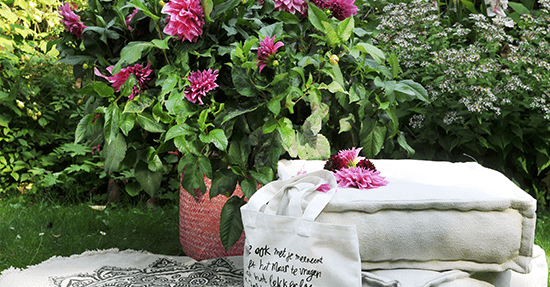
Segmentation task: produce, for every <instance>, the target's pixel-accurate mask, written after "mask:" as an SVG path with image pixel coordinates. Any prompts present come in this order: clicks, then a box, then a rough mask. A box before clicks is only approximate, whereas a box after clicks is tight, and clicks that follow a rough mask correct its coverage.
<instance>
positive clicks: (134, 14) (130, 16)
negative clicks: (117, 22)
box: [126, 9, 139, 31]
mask: <svg viewBox="0 0 550 287" xmlns="http://www.w3.org/2000/svg"><path fill="white" fill-rule="evenodd" d="M137 12H139V9H134V12H132V14H130V15H128V16H126V28H128V30H130V31H131V30H132V27H130V21H132V18H134V16H136V14H137Z"/></svg>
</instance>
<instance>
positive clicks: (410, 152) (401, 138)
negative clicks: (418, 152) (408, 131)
mask: <svg viewBox="0 0 550 287" xmlns="http://www.w3.org/2000/svg"><path fill="white" fill-rule="evenodd" d="M397 143H399V146H400V147H402V148H403V149H404V150H406V151H407V155H408V156H409V157H412V156H413V155H414V153H415V150H414V149H413V148H412V147H411V146H410V145H409V144H408V143H407V139H405V133H403V132H399V136H398V137H397Z"/></svg>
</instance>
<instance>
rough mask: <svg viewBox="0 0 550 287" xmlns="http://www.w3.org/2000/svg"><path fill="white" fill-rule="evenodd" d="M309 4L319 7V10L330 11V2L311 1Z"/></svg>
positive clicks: (322, 0)
mask: <svg viewBox="0 0 550 287" xmlns="http://www.w3.org/2000/svg"><path fill="white" fill-rule="evenodd" d="M309 2H311V3H313V4H315V6H317V7H319V9H321V10H325V9H330V5H331V2H332V0H311V1H309Z"/></svg>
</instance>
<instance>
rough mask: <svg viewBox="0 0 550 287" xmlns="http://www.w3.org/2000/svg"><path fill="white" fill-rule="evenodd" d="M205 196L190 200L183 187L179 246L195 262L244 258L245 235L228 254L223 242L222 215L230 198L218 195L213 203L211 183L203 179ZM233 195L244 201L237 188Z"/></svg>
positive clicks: (181, 192)
mask: <svg viewBox="0 0 550 287" xmlns="http://www.w3.org/2000/svg"><path fill="white" fill-rule="evenodd" d="M204 183H205V184H206V188H207V189H206V192H205V193H204V194H202V195H201V196H200V197H199V198H195V197H193V196H191V195H190V194H189V193H188V192H187V191H186V190H185V189H183V187H181V185H180V218H179V225H180V226H179V227H180V228H179V229H180V243H181V246H182V248H183V252H185V254H186V255H187V256H189V257H191V258H193V259H195V260H199V261H200V260H206V259H211V258H218V257H227V256H240V255H242V254H243V247H244V239H245V238H244V231H243V234H242V235H241V238H239V240H238V241H237V243H235V245H234V246H233V247H231V248H230V249H229V250H228V251H227V252H226V251H225V248H224V247H223V245H222V242H221V240H220V214H221V211H222V208H223V206H224V204H225V202H226V201H227V200H228V198H227V197H226V196H224V195H218V196H216V197H214V198H212V199H210V195H209V192H210V186H211V185H212V180H210V179H208V178H206V177H205V178H204ZM233 195H236V196H239V197H242V196H243V193H242V191H241V187H240V186H239V185H238V184H237V186H236V188H235V191H234V192H233Z"/></svg>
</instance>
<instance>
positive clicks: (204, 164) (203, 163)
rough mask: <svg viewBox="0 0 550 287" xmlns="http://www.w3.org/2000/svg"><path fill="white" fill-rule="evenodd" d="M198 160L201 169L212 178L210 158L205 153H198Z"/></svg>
mask: <svg viewBox="0 0 550 287" xmlns="http://www.w3.org/2000/svg"><path fill="white" fill-rule="evenodd" d="M197 162H198V164H199V170H200V171H201V172H202V173H203V174H204V175H206V177H208V178H212V165H211V164H210V159H208V157H206V156H205V155H203V154H200V155H198V158H197Z"/></svg>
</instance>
